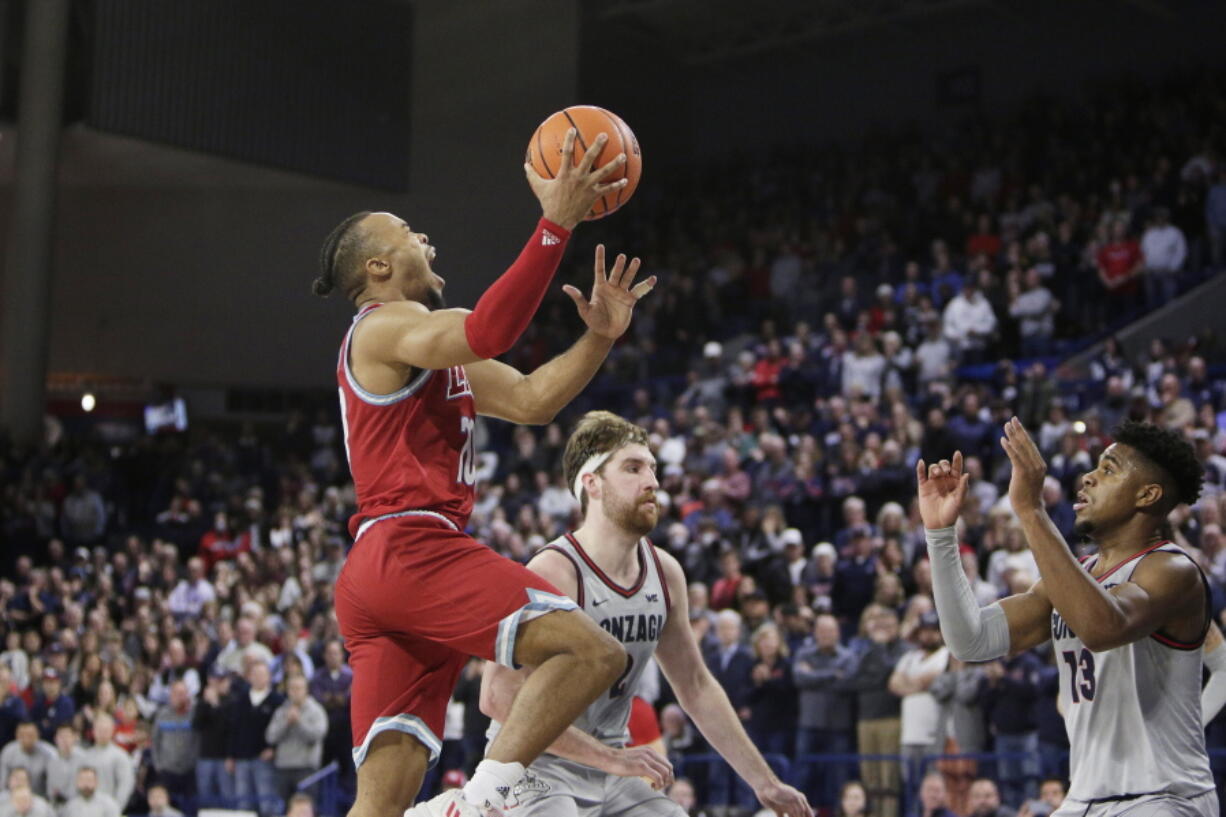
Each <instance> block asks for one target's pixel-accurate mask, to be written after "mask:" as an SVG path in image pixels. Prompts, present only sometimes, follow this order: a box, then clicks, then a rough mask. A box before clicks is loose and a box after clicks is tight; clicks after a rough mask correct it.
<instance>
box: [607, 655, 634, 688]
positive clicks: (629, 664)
mask: <svg viewBox="0 0 1226 817" xmlns="http://www.w3.org/2000/svg"><path fill="white" fill-rule="evenodd" d="M633 669H634V656H633V655H627V656H626V669H625V671H623V672H622V677H620V678H618V679H617V683H616V684H614V685H613V686H612V687H610V688H609V697H610V698H620V697H621V696H623V695H625V694H626V679H627V678H629V677H630V671H631V670H633Z"/></svg>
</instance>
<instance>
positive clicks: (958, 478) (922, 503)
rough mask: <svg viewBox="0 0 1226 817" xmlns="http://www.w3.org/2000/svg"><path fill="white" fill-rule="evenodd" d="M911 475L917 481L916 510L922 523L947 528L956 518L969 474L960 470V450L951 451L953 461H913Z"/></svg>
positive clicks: (929, 526) (926, 526) (934, 527)
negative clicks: (917, 500) (913, 473)
mask: <svg viewBox="0 0 1226 817" xmlns="http://www.w3.org/2000/svg"><path fill="white" fill-rule="evenodd" d="M915 479H916V481H917V482H919V511H920V519H922V520H923V521H924V527H925V528H928V529H929V530H936V529H937V528H948V527H950V526H952V525H953V524H954V523H955V522H957V521H958V514H959V513H960V512H961V511H962V502H963V500H965V499H966V486H967V483H968V482H969V481H970V475H968V474H964V473H962V452H961V451H955V452H954V458H953V461H952V462H950V461H949V460H941V461H940V462H934V463H933V464H932V465H925V464H924V461H923V460H920V461H919V462H917V463H916V464H915Z"/></svg>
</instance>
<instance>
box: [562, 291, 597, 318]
mask: <svg viewBox="0 0 1226 817" xmlns="http://www.w3.org/2000/svg"><path fill="white" fill-rule="evenodd" d="M562 291H563V292H565V293H566V294H567V295H569V296H570V299H571V300H572V301H574V302H575V306H577V307H578V308H579V314H580V315H585V314H587V311H588V309H590V308H591V307H590V306H589V305H588V302H587V298H584V297H583V293H582V292H580V291H579V290H578V289H576V288H575V287H573V286H571V285H570V284H567V285H566V286H564V287H562Z"/></svg>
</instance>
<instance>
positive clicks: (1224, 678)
mask: <svg viewBox="0 0 1226 817" xmlns="http://www.w3.org/2000/svg"><path fill="white" fill-rule="evenodd" d="M1205 668H1206V669H1208V670H1209V673H1210V675H1209V683H1207V684H1205V689H1204V690H1203V691H1202V692H1201V696H1200V719H1201V725H1202V726H1208V725H1209V721H1211V720H1213V719H1214V718H1216V717H1217V713H1218V712H1220V711H1221V710H1222V705H1223V704H1226V647H1218V648H1217V649H1216V650H1213V651H1212V652H1207V653H1205Z"/></svg>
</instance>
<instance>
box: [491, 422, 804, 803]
mask: <svg viewBox="0 0 1226 817" xmlns="http://www.w3.org/2000/svg"><path fill="white" fill-rule="evenodd" d="M563 467H564V471H565V475H566V481H567V484H568V485H571V486H573V490H574V493H575V497H576V499H578V500H579V503H580V506H581V508H582V510H583V524H582V525H581V526H580V527H579V528H578V529H577V530H576V531H574V533H570V534H567V535H565V536H562V537H560V538H558V539H556V540H555V541H553V542H551V543H550V544H549V545H546V546H545V547H544V548H542V549H541V550H540V551H539V552H538V553H537V554H536V556H535V557H534V558H533V559H532V561H531V562H529V564H528V567H529V569H530V570H532V571H534V572H536V573H537V574H539V575H540V576H541V577H543V578H544V579H546V580H547V581H548V582H550V583H551V584H552V585H553V586H555V587H557V588H558V589H559V590H560V591H561V592H562V593H564V594H566V595H567V596H568V597H570V598H571V599H574V601H575V603H576V604H577V605H578V606H579V608H580V609H581V610H583V611H584V612H585V613H587V614H588V615H589V616H591V617H592V619H593V620H595V621H596V623H597V624H599V625H600V627H601V629H603V630H604V631H605V632H607V633H610V634H611V635H612V636H613V637H614V638H616V639H617V640H618V641H619V642H621V644H622V646H623V647H624V648H625V650H626V655H627V658H628V661H627V664H626V670H625V672H624V673H623V674H622V676H621V677H620V678H618V679H617V682H616V683H614V684H613V685H612V687H610V688H609V689H608V691H607V692H605V694H603V695H601V696H600V697H599V698H597V699H596V701H595V702H594V703H592V704H591V705H590V706H589V707H588V708H587V710H586V711H585V712H584V713H583V714H582V715H580V716H579V719H578V720H576V721H575V723H574V725H573V726H571V727H570V728H569V729H567V730H566V732H564V733H563V734H562V736H561V737H559V738H558V740H556V741H555V742H554V743H553V744H552V745H551V746H550V747H549V748H548V749H547V750H546V752H547V753H546V754H544V755H542V756H541V757H540V758H539V759H537V760H536V761H535V762H534V763H533V764H532V766H531V767H530V768H529V770H528V771H529V774H528V776H527V777H526V778H525V780H524V782H523V783H522V784H521V785H520V786H519V787H517V790H516V794H515V796H514V799H515V801H516V802H517V804H518V806H517V808H516V809H515V810H514V812H513V813H514V814H515V815H516V817H580V815H582V817H599V815H610V817H612V816H613V815H627V816H629V815H634V816H635V817H640V815H641V816H642V817H684V815H685V810H684V809H682V808H681V806H679V805H677V804H676V803H674V802H673V801H671V800H670V799H668V798H667V797H665V796H664V794H663V793H662V792H661V791H659V789H661V788H663V787H664V786H666V785H667V784H668V782H669V781H670V779H671V777H672V768H671V766H670V765H669V763H668V761H667V760H665V759H664V758H663V757H661V756H660V755H658V754H656V753H655V752H654V751H653V750H651V749H649V748H647V747H635V748H630V749H626V748H623V747H624V746H625V743H626V740H627V737H628V730H627V723H628V721H629V719H630V704H631V697H632V693H633V690H634V687H635V684H636V682H637V681H638V678H639V676H640V675H641V674H642V671H643V668H644V667H645V666H646V665H647V662H648V661H649V660H650V659H651V657H652V656H653V655H655V656H656V659H657V660H658V661H659V662H660V668H661V669H662V670H663V671H664V675H665V677H667V678H668V681H669V683H670V684H671V685H672V687H673V689H674V691H675V692H676V693H677V698H678V700H679V701H680V703H681V706H682V708H683V709H684V710H685V711H686V712H687V713H688V714H689V715H690V717H691V718H692V719H693V720H694V722H695V723H696V724H697V725H698V728H699V729H700V730H701V731H702V733H703V735H705V736H706V738H707V740H708V741H709V742H710V743H711V745H712V746H713V747H714V748H715V749H716V750H717V751H718V752H719V753H720V754H721V755H723V756H724V758H725V759H727V761H728V762H729V763H730V764H731V765H732V767H733V768H734V769H735V770H736V771H737V773H738V774H740V775H741V777H742V778H744V779H745V780H746V782H748V783H749V784H750V786H751V787H752V788H753V790H754V792H755V793H756V794H757V796H758V799H759V800H760V801H761V802H762V804H763V805H764V806H766V807H767V808H769V809H771V810H773V811H774V812H776V813H777V814H782V815H786V817H812V814H813V811H812V809H810V808H809V804H808V803H807V802H805V798H804V795H802V794H801V793H800V792H798V791H796V789H794V788H792V787H791V786H787V785H785V784H783V783H782V782H780V780H779V778H777V777H776V776H775V774H774V773H773V772H772V771H771V769H770V767H769V766H768V765H767V764H766V761H765V760H763V759H762V755H761V754H759V752H758V750H757V749H756V748H755V747H754V745H753V743H752V742H751V741H750V739H749V736H748V735H746V734H745V730H744V728H743V727H742V726H741V723H740V719H739V718H738V717H737V715H736V712H735V711H734V710H733V708H732V705H731V704H730V703H729V702H728V696H727V695H726V694H725V693H724V690H723V689H722V688H721V687H720V685H719V682H718V681H716V680H715V678H714V677H712V675H711V673H710V671H709V670H708V669H707V667H706V665H705V664H704V663H703V661H702V657H701V656H700V655H699V652H698V644H697V642H696V641H695V639H694V633H693V631H692V630H691V629H690V617H689V611H688V603H687V598H686V582H685V574H684V573H683V571H682V569H681V565H680V564H678V562H677V560H676V559H674V558H673V557H672V556H671V555H669V554H668V553H665V552H664V551H661V550H659V549H657V548H656V547H655V546H654V545H652V544H651V542H650V541H648V540H647V539H646V538H645V537H646V534H647V533H649V532H650V531H651V530H652V529H653V528H654V527H655V525H656V522H657V521H658V520H659V514H660V510H659V504H658V502H657V500H656V489H657V488H658V487H659V483H658V482H656V460H655V457H654V456H653V455H652V453H651V451H650V450H649V449H648V447H647V433H646V432H645V431H643V429H641V428H639V427H638V426H636V425H634V424H633V423H630V422H627V421H626V420H623V419H622V418H620V417H618V416H616V415H614V414H610V413H609V412H607V411H593V412H589V413H588V414H587V415H585V416H584V418H583V419H582V420H581V421H580V423H579V425H578V426H577V428H576V429H575V431H574V433H573V434H572V435H571V438H570V440H569V441H568V442H567V444H566V450H565V453H564V454H563ZM657 647H658V648H659V651H658V652H657ZM529 678H531V672H530V671H529V670H526V669H525V670H518V671H513V670H511V669H508V668H506V667H502V666H497V665H495V664H488V665H486V675H485V677H484V678H483V679H482V681H483V683H482V690H481V708H482V710H483V711H484V712H485V713H486V714H488V715H489V716H490V717H491V718H493V719H494V723H493V724H491V727H490V734H491V736H492V737H494V738H495V739H496V736H498V735H499V728H500V727H499V723H498V722H499V721H502V720H504V719H505V718H506V716H507V714H508V712H510V711H512V705H513V703H514V701H516V699H517V698H518V697H521V696H522V695H523V694H524V691H525V690H523V689H522V687H523V684H524V683H525V681H526V680H527V679H529ZM643 777H647V778H649V779H651V780H652V783H653V784H654V787H653V785H648V783H647V782H646V781H645V780H643V779H642V778H643Z"/></svg>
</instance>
